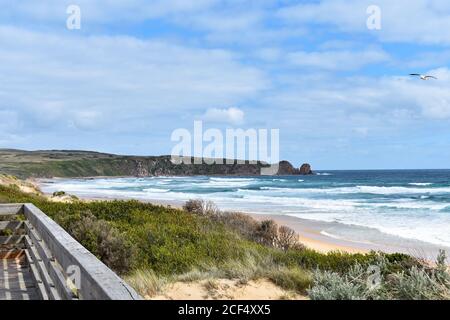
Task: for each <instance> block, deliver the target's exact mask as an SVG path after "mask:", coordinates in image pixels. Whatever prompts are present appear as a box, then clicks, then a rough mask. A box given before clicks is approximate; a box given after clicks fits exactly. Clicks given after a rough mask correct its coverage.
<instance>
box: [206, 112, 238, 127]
mask: <svg viewBox="0 0 450 320" xmlns="http://www.w3.org/2000/svg"><path fill="white" fill-rule="evenodd" d="M244 116H245V114H244V111H242V110H241V109H238V108H228V109H217V108H211V109H208V110H207V111H206V113H205V114H204V115H203V117H202V118H203V120H206V121H212V122H217V123H228V124H232V125H239V124H243V123H244Z"/></svg>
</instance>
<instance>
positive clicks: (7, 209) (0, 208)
mask: <svg viewBox="0 0 450 320" xmlns="http://www.w3.org/2000/svg"><path fill="white" fill-rule="evenodd" d="M18 214H23V204H0V216H10V215H11V216H14V215H18Z"/></svg>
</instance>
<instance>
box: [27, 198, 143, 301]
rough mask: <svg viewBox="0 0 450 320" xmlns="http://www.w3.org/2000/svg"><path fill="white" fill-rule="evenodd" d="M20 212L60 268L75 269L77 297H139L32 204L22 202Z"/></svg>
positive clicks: (102, 298) (135, 298)
mask: <svg viewBox="0 0 450 320" xmlns="http://www.w3.org/2000/svg"><path fill="white" fill-rule="evenodd" d="M24 214H25V217H26V218H27V220H29V222H30V223H31V225H32V226H33V227H34V228H35V229H36V231H37V232H38V234H39V235H40V236H41V237H42V239H43V240H44V242H45V243H46V245H47V246H48V249H49V250H50V251H51V252H52V253H53V254H54V256H55V258H56V261H57V262H58V263H59V264H60V265H61V267H62V269H63V270H68V268H75V269H78V270H79V272H80V274H79V276H78V278H79V280H80V283H79V284H78V287H79V288H78V289H79V290H78V292H79V294H80V298H81V299H101V300H111V299H112V300H140V299H142V298H141V297H140V296H139V295H138V294H137V293H136V291H134V289H132V288H131V287H130V286H129V285H128V284H126V283H125V282H124V281H123V280H122V279H121V278H120V277H119V276H118V275H117V274H115V273H114V272H113V271H112V270H111V269H109V268H108V267H107V266H106V265H105V264H103V263H102V262H101V261H100V260H98V259H97V258H96V257H95V256H94V255H93V254H92V253H90V252H89V251H88V250H87V249H86V248H84V247H83V246H82V245H81V244H80V243H78V242H77V241H76V240H75V239H74V238H72V237H71V236H70V235H69V234H68V233H67V232H66V231H64V229H62V228H61V227H60V226H59V225H58V224H57V223H56V222H54V221H53V220H52V219H50V218H49V217H48V216H47V215H45V214H44V213H43V212H42V211H41V210H39V209H38V208H36V207H35V206H34V205H33V204H25V205H24Z"/></svg>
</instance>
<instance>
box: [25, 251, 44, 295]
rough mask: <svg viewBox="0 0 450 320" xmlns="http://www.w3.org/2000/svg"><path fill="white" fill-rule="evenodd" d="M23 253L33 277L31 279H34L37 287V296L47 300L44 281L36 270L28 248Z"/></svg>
mask: <svg viewBox="0 0 450 320" xmlns="http://www.w3.org/2000/svg"><path fill="white" fill-rule="evenodd" d="M25 255H26V257H27V261H28V263H29V265H30V271H31V272H30V273H31V276H32V277H33V279H34V281H35V283H36V287H37V290H36V291H37V293H38V295H39V298H40V299H41V300H49V297H48V294H47V291H46V290H45V285H44V282H43V281H42V279H41V276H40V274H39V271H38V269H37V267H36V265H35V263H34V260H33V258H32V257H31V254H30V251H29V249H27V250H25Z"/></svg>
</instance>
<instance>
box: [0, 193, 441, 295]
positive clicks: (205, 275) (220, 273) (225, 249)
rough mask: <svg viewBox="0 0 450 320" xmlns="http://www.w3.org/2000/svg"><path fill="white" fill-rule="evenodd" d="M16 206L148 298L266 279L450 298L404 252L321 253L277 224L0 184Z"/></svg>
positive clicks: (319, 290)
mask: <svg viewBox="0 0 450 320" xmlns="http://www.w3.org/2000/svg"><path fill="white" fill-rule="evenodd" d="M14 202H16V203H21V202H32V203H34V204H35V205H36V206H38V207H39V208H41V209H42V210H43V211H44V212H46V213H47V214H48V215H49V216H50V217H52V218H53V219H54V220H56V221H57V222H58V223H59V224H60V225H61V226H63V227H64V228H65V229H66V230H67V231H68V232H69V233H71V234H72V235H73V236H74V237H75V238H76V239H77V240H78V241H80V242H81V243H82V244H83V245H84V246H85V247H86V248H87V249H89V250H90V251H91V252H93V253H94V254H95V255H96V256H97V257H99V258H100V259H101V260H102V261H103V262H105V263H106V264H107V265H109V266H110V267H111V268H112V269H114V270H115V271H117V272H118V273H120V274H121V275H123V276H125V277H127V279H128V281H130V283H131V284H132V285H133V286H134V287H135V288H136V289H137V290H139V291H140V292H141V293H142V294H147V293H149V292H150V293H152V294H156V293H157V292H156V291H157V290H163V289H162V286H161V283H167V282H171V281H193V280H199V279H217V278H232V279H240V281H242V282H243V283H244V282H246V281H249V280H252V279H261V278H264V279H269V280H270V281H272V282H274V283H275V284H277V285H279V286H281V287H283V288H285V289H288V290H292V291H295V292H300V293H303V294H304V293H305V292H308V293H309V295H310V296H311V297H312V298H314V299H323V298H327V299H328V298H329V299H349V298H360V299H375V298H376V299H379V298H394V299H397V298H399V299H400V298H401V299H410V298H421V299H426V298H433V299H436V298H439V299H442V298H448V297H449V289H450V276H449V274H448V273H447V272H446V271H445V270H443V271H442V270H441V269H442V268H441V267H439V268H441V269H439V268H438V269H430V268H429V267H428V266H427V265H424V264H421V263H420V262H419V261H417V260H415V259H413V258H411V257H409V256H406V255H403V254H378V253H375V252H373V253H370V254H346V253H338V252H335V253H329V254H321V253H318V252H315V251H313V250H309V249H306V248H305V247H303V246H302V245H301V244H299V243H297V242H296V241H292V238H289V230H285V229H283V228H281V227H279V226H276V225H275V224H274V223H273V222H270V221H265V222H256V221H255V220H253V219H251V218H249V217H248V216H245V215H242V214H236V213H235V214H232V213H223V212H220V211H218V210H216V209H215V208H214V206H206V207H205V206H200V207H199V206H198V205H197V206H196V202H193V203H191V204H190V205H189V206H186V207H185V210H179V209H173V208H166V207H162V206H155V205H152V204H147V203H140V202H137V201H111V202H106V201H97V202H82V201H77V200H75V201H74V202H73V203H56V202H51V201H48V200H47V199H46V198H44V197H43V196H41V195H39V194H26V193H23V192H22V191H20V189H19V188H18V187H17V186H14V185H10V186H6V185H0V203H14ZM282 230H284V231H283V232H281V231H282ZM289 239H290V240H289ZM287 240H288V241H287ZM444 259H445V258H444ZM441 260H442V259H441ZM442 265H445V263H440V264H438V266H442ZM369 266H377V267H378V268H379V269H380V270H381V271H380V272H381V275H382V276H383V277H385V279H386V281H385V282H383V286H382V287H381V288H380V289H379V290H378V289H377V290H375V291H373V290H372V289H371V288H369V287H368V285H367V283H369V281H366V280H367V279H368V276H370V273H367V271H366V270H367V268H368V267H369ZM436 270H441V271H439V272H438V271H436Z"/></svg>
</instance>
